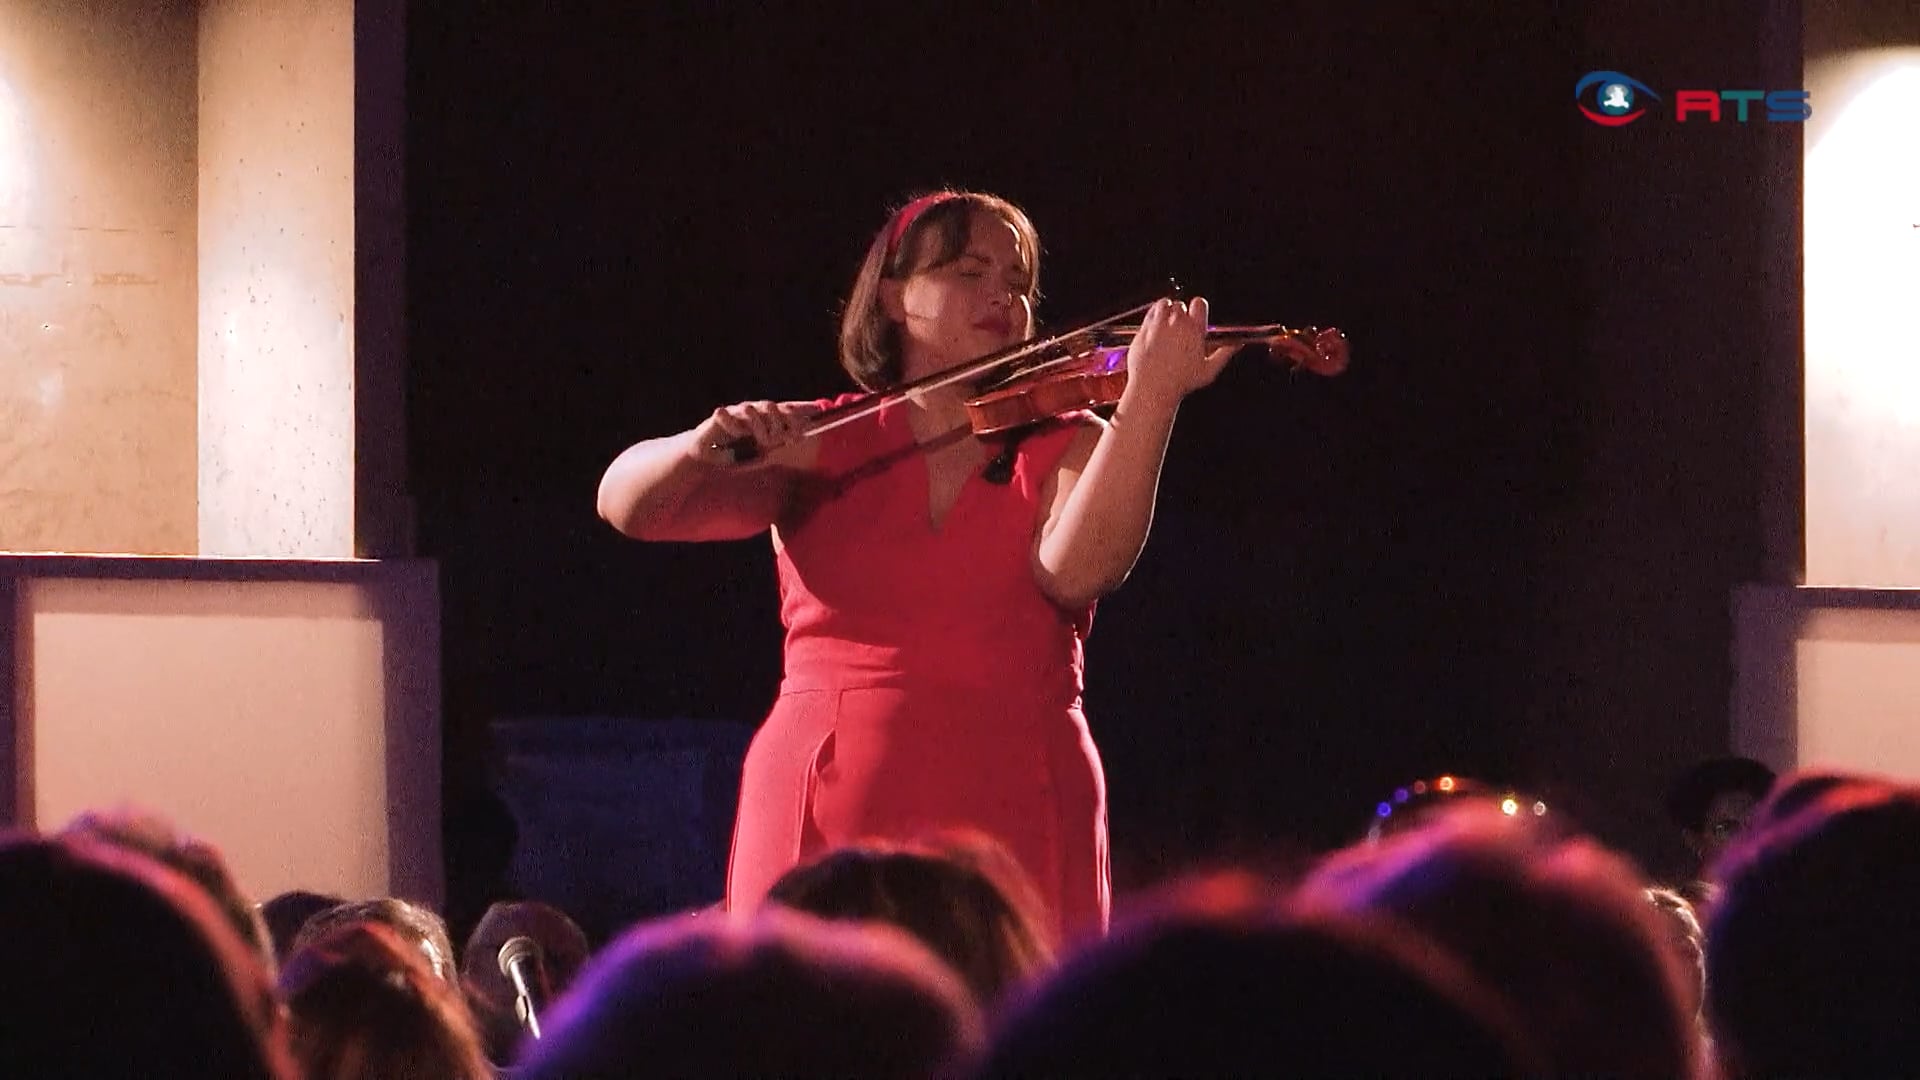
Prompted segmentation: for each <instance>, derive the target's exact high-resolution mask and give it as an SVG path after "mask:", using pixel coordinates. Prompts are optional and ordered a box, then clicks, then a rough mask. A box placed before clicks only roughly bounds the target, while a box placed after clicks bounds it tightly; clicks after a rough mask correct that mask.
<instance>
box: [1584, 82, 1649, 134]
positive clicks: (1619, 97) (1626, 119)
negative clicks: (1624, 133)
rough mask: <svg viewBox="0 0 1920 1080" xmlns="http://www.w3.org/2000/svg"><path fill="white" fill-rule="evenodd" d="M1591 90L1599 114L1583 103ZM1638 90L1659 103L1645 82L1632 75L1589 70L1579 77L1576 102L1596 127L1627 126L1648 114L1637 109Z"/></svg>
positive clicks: (1643, 110)
mask: <svg viewBox="0 0 1920 1080" xmlns="http://www.w3.org/2000/svg"><path fill="white" fill-rule="evenodd" d="M1589 90H1591V91H1593V92H1594V98H1595V101H1594V105H1595V107H1596V108H1598V109H1599V111H1598V112H1595V111H1594V110H1593V109H1589V108H1587V105H1586V102H1585V101H1583V100H1582V99H1583V98H1585V97H1586V96H1587V92H1588V91H1589ZM1635 91H1639V92H1640V93H1642V94H1645V95H1647V96H1648V97H1650V98H1652V99H1653V100H1655V101H1659V100H1660V95H1659V94H1656V93H1654V92H1653V91H1652V90H1650V89H1648V88H1647V84H1646V83H1643V82H1641V81H1640V80H1639V79H1636V78H1634V77H1633V76H1631V75H1622V74H1620V73H1619V72H1617V71H1589V72H1587V73H1586V74H1585V75H1582V76H1580V81H1579V82H1577V83H1574V84H1573V103H1574V104H1575V105H1578V106H1580V111H1581V112H1582V113H1583V114H1585V115H1586V118H1587V119H1589V120H1591V121H1593V122H1594V123H1596V124H1603V125H1605V126H1607V127H1624V126H1625V125H1627V124H1631V123H1633V122H1634V121H1635V120H1638V119H1640V117H1641V116H1642V115H1644V114H1645V113H1646V111H1647V110H1645V109H1640V108H1635V107H1634V106H1636V105H1637V104H1638V103H1639V99H1638V98H1637V97H1635V93H1634V92H1635Z"/></svg>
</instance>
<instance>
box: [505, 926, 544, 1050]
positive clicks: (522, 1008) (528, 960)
mask: <svg viewBox="0 0 1920 1080" xmlns="http://www.w3.org/2000/svg"><path fill="white" fill-rule="evenodd" d="M499 961H500V974H502V975H505V976H506V977H507V980H508V981H509V982H511V983H513V1014H514V1016H516V1017H518V1018H519V1020H520V1023H521V1025H522V1026H523V1027H525V1028H526V1029H527V1030H528V1031H530V1032H532V1033H533V1037H534V1038H536V1039H538V1038H540V1015H539V1013H538V1012H537V1011H536V1010H537V1009H544V1008H546V1007H547V972H546V969H545V968H544V967H543V966H542V964H541V961H540V946H539V945H538V944H536V943H535V942H534V940H533V939H532V938H530V937H526V936H524V935H522V936H520V937H513V938H508V939H507V943H506V944H505V945H502V946H500V956H499Z"/></svg>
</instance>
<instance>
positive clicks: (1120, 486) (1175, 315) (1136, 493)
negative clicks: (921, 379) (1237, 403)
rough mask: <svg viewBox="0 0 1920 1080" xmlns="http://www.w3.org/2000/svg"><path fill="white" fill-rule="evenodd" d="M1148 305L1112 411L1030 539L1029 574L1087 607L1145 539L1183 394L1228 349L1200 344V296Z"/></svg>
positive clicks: (1062, 476)
mask: <svg viewBox="0 0 1920 1080" xmlns="http://www.w3.org/2000/svg"><path fill="white" fill-rule="evenodd" d="M1192 309H1193V310H1191V311H1188V310H1186V309H1184V308H1175V307H1173V306H1171V305H1167V304H1162V305H1160V306H1157V307H1155V308H1154V309H1153V310H1152V311H1151V312H1149V313H1148V315H1147V318H1146V320H1145V322H1144V323H1143V324H1142V326H1141V332H1140V334H1139V335H1138V336H1137V337H1136V338H1135V340H1134V345H1133V347H1132V348H1131V349H1130V350H1129V352H1128V361H1127V363H1128V370H1129V375H1128V382H1127V389H1126V392H1125V393H1124V394H1123V395H1122V396H1121V398H1120V404H1119V407H1118V408H1117V409H1116V410H1115V411H1114V415H1113V420H1112V421H1111V422H1110V423H1108V424H1106V425H1103V426H1102V427H1099V428H1089V429H1087V430H1086V431H1084V432H1082V433H1081V434H1080V436H1079V437H1078V438H1076V439H1075V440H1074V443H1073V445H1072V446H1071V447H1069V448H1068V450H1067V453H1066V455H1065V457H1063V458H1062V459H1061V462H1060V467H1059V470H1058V471H1057V472H1056V473H1055V475H1054V478H1053V481H1052V486H1053V490H1052V492H1051V497H1050V498H1049V499H1047V501H1046V502H1045V506H1046V509H1045V510H1044V511H1043V517H1042V520H1041V523H1040V529H1039V535H1038V537H1037V538H1036V540H1035V543H1034V555H1033V571H1034V579H1035V581H1037V582H1038V583H1039V585H1040V588H1041V591H1043V592H1045V593H1046V594H1047V596H1048V597H1049V598H1051V599H1052V600H1053V602H1054V603H1056V604H1059V605H1060V606H1061V607H1063V608H1067V609H1069V610H1071V609H1075V608H1080V607H1085V606H1086V605H1088V604H1090V603H1092V602H1094V601H1095V600H1098V599H1099V598H1100V597H1102V596H1105V595H1106V594H1108V593H1110V592H1112V591H1113V590H1114V589H1117V588H1119V587H1120V585H1121V584H1122V583H1123V582H1125V581H1126V580H1127V575H1128V574H1130V573H1131V572H1132V571H1133V566H1134V563H1135V562H1136V561H1138V560H1139V558H1140V552H1141V551H1142V550H1143V549H1144V548H1145V547H1146V543H1147V532H1148V529H1149V528H1150V527H1151V526H1152V524H1153V507H1154V502H1155V500H1156V499H1157V498H1158V495H1159V490H1160V469H1161V464H1162V462H1163V461H1164V460H1165V458H1166V452H1167V441H1168V439H1169V438H1170V437H1171V436H1172V434H1173V421H1174V416H1175V414H1177V413H1178V412H1179V409H1180V401H1181V399H1182V398H1184V397H1185V396H1186V394H1188V393H1190V392H1192V391H1193V390H1196V389H1198V388H1199V387H1202V386H1205V385H1206V384H1208V383H1210V382H1212V381H1213V378H1214V376H1216V375H1218V374H1219V372H1220V368H1221V367H1222V366H1224V365H1225V364H1226V361H1227V359H1228V358H1229V357H1230V356H1231V355H1232V352H1233V350H1230V349H1223V350H1218V351H1216V352H1215V353H1214V354H1213V355H1211V356H1205V355H1202V353H1201V348H1202V344H1203V342H1204V340H1205V332H1206V318H1207V309H1206V301H1205V300H1200V299H1196V300H1194V301H1193V305H1192Z"/></svg>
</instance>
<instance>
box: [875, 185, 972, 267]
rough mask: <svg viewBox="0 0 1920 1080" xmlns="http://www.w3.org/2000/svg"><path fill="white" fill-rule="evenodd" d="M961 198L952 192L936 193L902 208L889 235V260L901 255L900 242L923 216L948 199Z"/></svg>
mask: <svg viewBox="0 0 1920 1080" xmlns="http://www.w3.org/2000/svg"><path fill="white" fill-rule="evenodd" d="M959 197H960V196H959V195H958V194H956V193H954V192H951V191H936V192H934V193H933V194H931V195H922V196H920V197H919V198H917V199H915V200H913V201H912V202H910V203H908V204H907V205H906V206H904V207H901V209H900V212H899V213H898V214H896V215H894V219H893V228H892V230H890V231H889V232H888V233H887V258H888V260H892V258H893V257H894V256H895V255H896V254H898V253H899V251H900V241H901V240H902V239H903V238H904V237H905V236H906V235H907V230H908V229H911V228H913V223H914V222H915V221H918V220H920V215H921V214H924V213H926V212H927V211H928V210H929V209H932V208H933V207H935V206H938V205H940V204H941V203H943V202H946V201H947V200H948V199H957V198H959Z"/></svg>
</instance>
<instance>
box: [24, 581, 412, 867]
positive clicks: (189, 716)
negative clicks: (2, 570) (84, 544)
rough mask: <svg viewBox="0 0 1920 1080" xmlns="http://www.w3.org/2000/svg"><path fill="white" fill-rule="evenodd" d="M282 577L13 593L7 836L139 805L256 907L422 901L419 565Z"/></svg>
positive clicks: (34, 586)
mask: <svg viewBox="0 0 1920 1080" xmlns="http://www.w3.org/2000/svg"><path fill="white" fill-rule="evenodd" d="M32 569H33V568H31V567H29V568H28V571H29V573H31V572H32ZM201 572H205V568H204V567H202V568H201ZM287 573H289V574H292V575H295V578H294V579H291V580H289V579H284V578H283V579H281V580H151V579H147V577H146V576H145V575H144V574H143V575H142V576H140V577H135V578H131V579H128V578H122V579H114V578H110V577H98V578H93V577H65V576H61V577H33V576H28V577H25V578H23V579H22V580H20V581H19V583H18V586H17V594H18V595H17V600H16V603H17V605H18V608H19V612H18V616H17V618H18V622H17V626H18V627H19V631H18V632H19V640H18V641H17V642H16V644H15V652H16V654H17V655H16V659H15V673H16V677H17V679H18V685H19V686H20V687H21V688H22V691H23V692H22V693H21V700H20V701H19V702H18V713H17V715H16V718H15V727H16V730H17V732H18V733H19V736H20V737H21V741H22V743H23V744H24V752H23V753H21V754H20V755H19V758H20V764H19V766H18V767H17V771H18V772H19V773H20V774H21V775H19V776H18V778H17V781H16V782H17V783H18V786H19V792H18V795H19V799H20V801H21V803H22V804H23V805H22V809H23V810H24V811H25V814H24V817H25V818H26V823H27V824H37V825H38V826H39V827H41V828H43V829H52V828H57V827H59V826H60V825H61V824H63V823H65V822H67V821H68V820H70V819H71V818H72V817H73V816H74V815H75V814H77V813H79V812H80V811H82V810H85V809H88V808H95V807H112V806H118V805H129V806H136V807H144V808H148V809H152V810H156V811H159V812H161V813H163V814H165V815H166V816H168V817H170V818H171V819H172V820H174V821H175V822H176V823H178V824H179V825H180V826H181V827H182V828H184V829H186V830H187V831H189V832H191V833H194V834H196V835H200V836H204V837H206V838H208V839H210V840H212V841H214V842H215V843H217V844H218V845H219V846H220V848H221V849H222V851H223V852H225V854H226V856H227V858H228V859H229V861H230V862H231V864H232V866H233V868H234V870H235V873H236V876H238V877H239V879H240V881H241V884H242V885H243V886H244V887H245V888H246V889H248V890H249V891H250V892H252V893H253V894H254V895H256V896H259V897H263V898H264V897H267V896H271V895H274V894H276V893H279V892H282V891H285V890H287V889H294V888H301V889H309V890H313V891H317V892H330V893H335V894H341V895H347V896H357V897H371V896H382V895H404V896H408V897H410V898H414V899H419V900H423V901H429V902H438V901H439V900H440V899H441V894H442V884H441V871H440V857H439V855H440V844H439V835H440V815H439V756H440V739H439V723H438V715H439V713H438V710H439V659H438V657H439V652H438V649H439V634H438V619H437V617H436V616H435V612H436V611H437V609H438V598H437V594H436V587H435V584H434V575H433V571H432V569H431V566H430V565H427V564H419V563H381V564H377V565H376V564H361V565H360V566H359V567H357V568H355V571H354V573H353V574H351V575H349V574H341V573H337V572H330V571H329V570H328V569H327V568H324V567H321V568H307V569H300V568H297V567H296V568H293V569H290V570H288V571H287ZM302 575H304V576H306V577H307V578H308V580H299V579H298V577H299V576H302Z"/></svg>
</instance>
